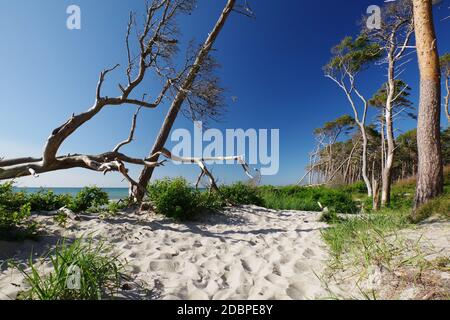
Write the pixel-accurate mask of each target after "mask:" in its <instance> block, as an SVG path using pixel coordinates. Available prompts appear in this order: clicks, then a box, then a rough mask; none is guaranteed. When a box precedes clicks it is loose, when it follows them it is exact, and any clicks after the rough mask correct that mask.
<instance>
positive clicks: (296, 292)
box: [286, 283, 305, 300]
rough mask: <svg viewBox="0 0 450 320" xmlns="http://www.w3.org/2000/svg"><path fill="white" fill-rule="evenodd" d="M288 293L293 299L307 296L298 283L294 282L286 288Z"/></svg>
mask: <svg viewBox="0 0 450 320" xmlns="http://www.w3.org/2000/svg"><path fill="white" fill-rule="evenodd" d="M286 294H287V295H288V296H289V297H290V298H291V299H293V300H302V299H304V298H305V291H304V290H303V288H302V286H301V285H300V284H298V283H292V284H291V285H290V286H289V288H288V289H287V290H286Z"/></svg>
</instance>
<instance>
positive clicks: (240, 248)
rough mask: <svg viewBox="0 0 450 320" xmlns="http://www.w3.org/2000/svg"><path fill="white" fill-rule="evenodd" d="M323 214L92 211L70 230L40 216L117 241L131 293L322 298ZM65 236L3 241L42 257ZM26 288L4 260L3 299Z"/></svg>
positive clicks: (0, 248)
mask: <svg viewBox="0 0 450 320" xmlns="http://www.w3.org/2000/svg"><path fill="white" fill-rule="evenodd" d="M319 216H320V214H318V213H309V212H297V211H273V210H267V209H263V208H259V207H255V206H243V207H240V208H231V209H228V210H226V212H225V213H224V214H214V215H208V216H206V217H205V218H204V219H202V220H200V221H197V222H195V223H187V224H178V223H175V222H173V221H171V220H168V219H165V218H162V217H157V216H150V215H144V216H138V215H135V214H127V215H125V214H124V215H119V216H117V217H114V218H111V219H109V220H107V221H103V220H100V219H96V218H88V217H84V218H83V219H82V221H78V222H74V224H73V225H72V226H71V227H70V228H69V229H66V230H63V229H61V228H59V227H57V226H55V224H54V223H53V220H52V219H51V218H48V217H47V218H43V217H40V218H39V219H40V220H41V222H42V223H43V224H44V225H46V228H47V229H48V230H50V233H57V234H58V233H59V234H60V236H65V237H69V238H70V237H74V236H81V235H83V234H87V233H93V234H94V236H95V238H96V239H97V238H98V239H100V238H102V239H105V240H106V241H107V242H108V243H110V244H112V245H113V247H114V250H115V251H116V252H117V253H119V254H120V256H121V259H122V260H123V261H126V262H127V269H128V271H129V275H131V278H132V280H130V283H131V285H130V286H129V288H128V291H123V292H122V293H121V294H122V297H123V298H147V299H314V298H320V297H325V296H326V295H327V294H326V291H325V290H324V289H323V288H322V286H321V282H320V280H319V279H318V277H317V276H316V274H321V272H322V271H323V269H324V268H325V266H326V261H327V259H328V255H327V249H326V246H325V244H324V243H323V242H322V240H321V236H320V230H321V229H322V228H324V227H326V224H324V223H321V222H319V221H318V219H319ZM58 238H59V237H58V236H49V237H44V238H43V239H42V240H40V241H39V242H37V243H35V242H30V241H27V242H25V243H22V244H11V243H9V244H7V243H1V242H0V259H6V258H11V257H12V256H15V257H16V258H17V259H19V260H20V259H26V258H28V257H29V254H30V251H31V249H33V252H35V255H36V256H38V255H39V254H42V253H43V252H45V250H47V249H48V248H50V247H51V246H52V245H53V244H54V243H55V242H56V241H57V239H58ZM24 288H25V287H24V282H23V278H22V276H21V275H19V274H18V273H17V272H16V271H13V270H12V269H8V268H6V266H3V267H2V271H1V273H0V299H15V297H16V295H17V293H18V292H19V291H20V290H23V289H24ZM130 288H131V290H129V289H130ZM143 289H146V290H143Z"/></svg>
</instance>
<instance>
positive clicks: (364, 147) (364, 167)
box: [358, 123, 373, 197]
mask: <svg viewBox="0 0 450 320" xmlns="http://www.w3.org/2000/svg"><path fill="white" fill-rule="evenodd" d="M358 125H359V128H360V130H361V135H362V138H363V144H362V153H363V154H362V169H361V173H362V177H363V180H364V183H365V184H366V187H367V195H368V196H369V197H371V196H372V194H373V193H372V185H371V183H370V180H369V177H368V176H367V145H368V140H367V133H366V128H365V127H364V124H361V123H359V124H358Z"/></svg>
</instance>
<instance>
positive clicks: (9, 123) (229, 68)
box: [0, 0, 450, 187]
mask: <svg viewBox="0 0 450 320" xmlns="http://www.w3.org/2000/svg"><path fill="white" fill-rule="evenodd" d="M143 3H144V1H143V0H132V1H123V0H96V1H92V0H72V1H65V0H64V1H63V0H42V1H35V0H14V1H7V0H2V1H1V3H0V39H1V42H0V54H1V55H0V111H1V116H0V156H6V157H16V156H28V155H33V156H39V155H40V153H41V150H42V147H43V145H44V143H45V140H46V138H47V137H48V136H49V134H50V132H51V131H52V130H53V129H54V128H55V127H57V126H58V125H59V124H61V123H63V122H64V121H66V119H67V118H68V117H69V116H70V115H71V114H72V113H73V112H76V113H78V112H81V111H84V110H86V109H87V108H89V107H90V106H91V105H92V103H93V100H94V95H95V87H96V83H97V80H98V74H99V72H100V71H101V70H102V69H104V68H105V67H108V66H112V65H114V64H116V63H122V64H124V63H125V62H126V52H125V48H124V41H123V38H124V33H125V30H126V23H127V19H128V13H129V11H130V10H134V11H137V12H138V13H139V12H141V13H142V12H143V11H142V9H143ZM224 3H225V0H221V1H219V0H199V5H198V9H197V10H196V11H195V12H194V13H193V14H192V15H191V16H187V17H183V18H182V19H181V29H182V32H183V34H184V38H185V39H191V38H195V39H196V40H197V41H198V42H201V41H203V40H204V38H205V37H206V36H207V33H208V32H209V30H210V29H211V27H212V26H213V24H214V23H215V21H216V19H217V17H218V14H219V13H220V11H221V10H222V7H223V5H224ZM250 3H251V6H252V9H253V10H254V11H255V13H256V16H257V18H256V19H248V18H246V17H243V16H241V15H237V14H234V15H233V16H232V17H231V19H230V20H229V22H228V23H227V25H226V26H225V29H224V30H223V33H222V34H221V35H220V38H219V40H218V41H217V43H216V45H215V48H216V49H217V53H216V56H217V57H218V58H219V61H220V62H221V64H222V69H221V70H220V72H219V75H220V76H221V78H222V83H223V85H224V87H225V88H226V89H227V93H226V96H227V102H228V104H229V107H228V112H227V114H226V115H225V118H224V120H223V121H222V122H220V123H217V124H214V123H212V124H211V126H212V127H216V128H219V129H221V130H225V129H226V128H243V129H248V128H256V129H259V128H267V129H271V128H276V129H280V140H281V141H280V149H281V156H280V157H281V158H280V172H279V174H278V175H276V176H273V177H266V178H264V180H263V183H267V184H269V183H270V184H289V183H294V182H295V181H296V180H297V179H298V178H299V177H300V176H302V174H303V172H304V166H305V164H306V162H307V154H308V152H309V151H310V150H311V149H312V147H313V142H314V140H313V136H312V131H313V129H314V128H316V127H319V126H321V125H322V124H323V123H324V122H325V121H329V120H332V119H334V118H336V117H338V116H340V115H342V114H345V113H349V111H350V109H349V106H348V105H347V103H346V100H345V99H344V97H343V95H342V93H341V92H340V91H339V90H338V88H337V87H336V86H335V85H334V84H333V83H332V82H331V81H330V80H328V79H325V78H324V77H323V73H322V69H321V68H322V66H323V65H324V64H325V63H326V62H327V60H328V59H329V57H330V48H331V47H332V46H333V45H335V44H336V43H337V42H339V40H340V39H342V38H343V37H344V36H346V35H352V36H353V35H356V34H357V33H358V24H357V21H358V20H359V19H360V17H361V16H362V15H363V14H364V13H365V11H366V9H367V7H368V6H369V5H371V4H380V5H381V4H382V1H381V0H345V1H344V0H342V1H335V0H326V1H317V0H316V1H298V0H284V1H271V0H254V1H250ZM70 4H77V5H79V6H80V7H81V10H82V30H74V31H70V30H68V29H67V28H66V18H67V14H66V8H67V7H68V5H70ZM448 7H449V4H448V1H444V3H443V6H442V8H441V9H437V10H436V24H437V32H438V40H439V50H440V52H441V53H443V52H448V51H450V41H449V39H450V28H449V24H450V21H449V20H446V21H444V22H442V21H440V20H441V19H442V18H444V17H445V16H447V15H448V14H449V9H448ZM123 74H124V73H123V69H121V70H120V71H116V72H115V75H114V76H112V77H110V78H109V81H108V83H109V85H108V88H107V90H108V93H110V95H117V92H115V91H114V90H116V89H115V88H116V84H117V81H118V80H120V79H122V80H123V78H120V77H121V76H122V75H123ZM384 75H385V72H384V70H383V69H380V67H373V68H372V70H371V71H368V72H367V73H366V74H365V76H364V77H363V78H361V86H362V91H363V92H364V93H365V94H366V95H367V96H370V95H371V94H372V93H373V92H374V91H375V90H376V89H377V88H378V87H379V86H380V85H381V83H383V82H384V81H385V79H384ZM403 79H404V80H406V81H407V82H408V83H409V84H410V86H411V87H412V89H413V94H412V99H413V101H414V102H416V101H417V93H418V73H417V65H416V62H415V61H413V62H412V63H411V64H409V65H408V70H407V72H406V73H405V74H404V76H403ZM155 84H156V82H155V79H153V78H151V77H149V78H148V79H146V81H145V86H148V88H150V90H151V88H152V86H154V85H155ZM232 96H237V97H238V101H237V102H236V103H233V102H232V101H231V97H232ZM166 111H167V105H163V106H161V107H160V108H159V109H158V110H144V111H143V112H142V113H141V116H140V118H139V123H138V129H137V132H136V138H137V140H136V141H135V142H134V143H133V144H132V145H130V146H129V147H127V148H126V152H127V153H128V154H132V155H134V156H139V157H144V156H146V154H147V153H148V152H149V150H150V148H151V146H152V145H153V141H154V139H155V136H156V133H157V131H158V130H159V127H160V125H161V123H162V119H163V117H164V115H165V113H166ZM133 112H134V108H133V107H126V106H124V107H121V108H107V109H104V110H103V111H102V113H101V114H100V115H99V116H97V117H96V118H95V119H94V120H93V121H91V122H89V123H88V124H87V125H85V126H84V127H82V129H81V130H80V131H78V132H77V133H76V134H75V135H73V136H72V137H71V138H70V139H69V140H68V141H67V142H66V143H65V144H64V146H63V148H62V149H61V153H95V154H96V153H100V152H104V151H107V150H108V149H111V148H112V147H113V146H114V145H116V144H117V142H118V141H120V140H123V139H124V138H125V137H126V136H127V135H128V131H129V126H130V121H131V116H132V113H133ZM443 125H444V124H443ZM414 126H415V123H414V122H413V121H403V122H402V123H401V125H400V129H401V130H407V129H411V128H413V127H414ZM176 127H177V128H192V125H191V124H190V122H189V121H188V120H186V119H184V118H179V119H178V120H177V122H176ZM169 147H170V145H169ZM138 172H139V168H132V174H134V175H136V174H138ZM214 172H215V174H216V175H217V176H218V177H219V179H220V181H221V182H232V181H235V180H245V177H244V175H243V174H242V171H241V170H240V168H237V167H233V166H216V167H214ZM197 174H198V169H197V168H196V167H193V166H174V165H168V166H167V167H165V168H162V169H158V170H157V173H156V177H162V176H178V175H183V176H185V177H187V178H188V179H189V180H191V181H193V180H195V177H196V176H197ZM19 182H20V185H23V186H81V185H86V184H97V185H99V186H105V187H108V186H109V187H111V186H126V184H125V183H123V182H122V178H121V177H120V176H119V175H115V174H110V175H107V176H106V177H103V176H102V175H101V174H95V173H92V172H89V171H85V170H71V171H65V172H58V173H51V174H47V175H43V176H42V177H40V178H39V179H33V178H26V179H23V180H21V181H19Z"/></svg>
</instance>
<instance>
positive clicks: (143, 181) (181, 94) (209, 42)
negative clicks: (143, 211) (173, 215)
mask: <svg viewBox="0 0 450 320" xmlns="http://www.w3.org/2000/svg"><path fill="white" fill-rule="evenodd" d="M235 2H236V0H228V2H227V4H226V6H225V8H224V10H223V12H222V14H221V15H220V18H219V20H218V21H217V23H216V25H215V26H214V29H213V30H212V32H211V33H210V34H209V36H208V38H207V39H206V41H205V43H204V44H203V46H202V48H201V49H200V51H199V53H198V55H197V58H196V60H195V62H194V64H193V66H192V67H191V69H190V71H189V74H188V75H187V77H186V80H185V81H184V83H183V84H182V86H181V88H180V90H179V91H178V93H177V95H176V97H175V99H174V101H173V102H172V105H171V107H170V109H169V111H168V113H167V115H166V118H165V120H164V123H163V125H162V127H161V129H160V131H159V134H158V137H157V139H156V141H155V144H154V145H153V148H152V151H151V152H150V157H151V156H152V155H154V154H156V153H157V152H159V151H161V150H162V148H164V146H165V144H166V142H167V139H168V137H169V134H170V132H171V130H172V127H173V125H174V123H175V120H176V118H177V116H178V113H179V112H180V109H181V107H182V105H183V103H184V101H185V99H186V96H187V92H188V91H189V90H190V89H191V87H192V84H193V83H194V81H195V79H196V77H197V75H198V72H199V70H200V67H201V65H202V64H203V62H204V60H205V58H206V57H207V56H208V54H209V53H210V51H211V49H212V46H213V44H214V42H215V41H216V39H217V37H218V36H219V33H220V31H221V30H222V28H223V26H224V25H225V23H226V20H227V19H228V17H229V16H230V14H231V12H232V9H233V7H234V5H235ZM158 158H159V156H156V157H154V159H155V161H157V159H158ZM147 169H149V170H147ZM152 174H153V168H144V170H142V172H141V175H140V177H139V182H138V183H139V185H140V186H142V187H143V189H144V190H145V189H146V188H147V185H148V183H149V181H150V179H151V177H152ZM133 194H134V195H135V198H136V201H138V202H141V201H142V199H143V198H144V196H145V194H144V192H143V191H142V188H137V189H136V188H135V189H134V190H133Z"/></svg>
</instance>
